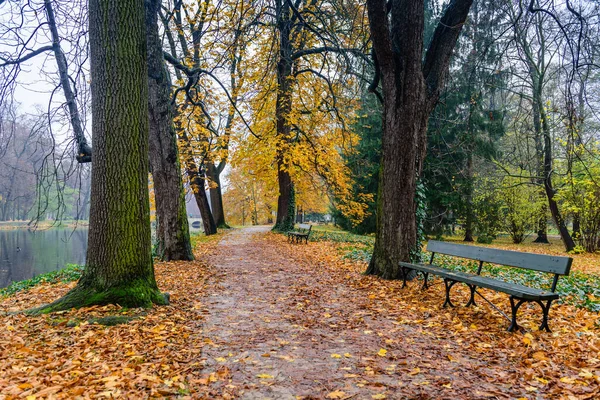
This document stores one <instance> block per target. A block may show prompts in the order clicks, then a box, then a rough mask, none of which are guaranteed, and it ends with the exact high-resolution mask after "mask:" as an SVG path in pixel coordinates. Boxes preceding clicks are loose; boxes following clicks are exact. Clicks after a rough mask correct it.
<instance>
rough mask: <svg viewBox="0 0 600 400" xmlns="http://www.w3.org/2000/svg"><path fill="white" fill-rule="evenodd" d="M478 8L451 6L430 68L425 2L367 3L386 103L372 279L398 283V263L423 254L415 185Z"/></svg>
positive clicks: (466, 1)
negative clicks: (454, 62)
mask: <svg viewBox="0 0 600 400" xmlns="http://www.w3.org/2000/svg"><path fill="white" fill-rule="evenodd" d="M471 2H472V0H453V1H451V3H450V4H449V5H448V7H447V9H446V12H445V13H444V15H443V17H442V19H441V21H440V23H439V25H438V27H437V28H436V30H435V33H434V35H433V38H432V40H431V44H430V45H429V49H428V50H427V54H426V56H425V60H424V62H423V61H422V60H423V28H424V4H423V1H422V0H421V1H418V0H415V1H404V0H391V1H390V2H389V4H388V3H387V2H386V1H385V0H367V7H368V14H369V24H370V27H371V35H372V40H373V48H374V50H375V55H376V59H377V64H378V66H379V69H380V72H381V83H382V91H383V99H384V104H383V134H382V160H381V173H380V174H381V175H380V183H379V196H378V200H377V234H376V237H375V248H374V250H373V256H372V258H371V262H370V263H369V267H368V269H367V271H366V273H367V274H374V275H378V276H381V277H383V278H388V279H394V278H399V277H400V276H401V270H400V268H399V265H398V262H399V261H409V260H411V258H412V256H413V255H414V254H415V252H416V251H418V250H419V249H417V246H418V244H417V226H416V202H415V195H416V178H417V176H418V175H419V174H420V172H421V167H422V162H423V159H424V157H425V151H426V139H427V137H426V133H427V120H428V118H429V114H430V113H431V111H432V110H433V107H434V106H435V104H436V102H437V100H438V98H439V94H440V92H441V90H442V87H443V85H444V82H445V76H446V74H447V71H448V65H449V62H450V56H451V54H452V50H453V48H454V45H455V44H456V40H457V39H458V35H459V33H460V29H461V28H462V25H463V23H464V21H465V19H466V17H467V14H468V11H469V8H470V7H471ZM388 7H389V8H391V11H390V12H391V18H389V16H388V12H387V10H388ZM372 87H376V85H372Z"/></svg>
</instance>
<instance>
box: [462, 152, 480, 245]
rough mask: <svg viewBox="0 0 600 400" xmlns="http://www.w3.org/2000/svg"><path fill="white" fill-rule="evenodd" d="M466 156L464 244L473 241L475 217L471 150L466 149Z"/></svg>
mask: <svg viewBox="0 0 600 400" xmlns="http://www.w3.org/2000/svg"><path fill="white" fill-rule="evenodd" d="M468 152H469V153H468V154H467V196H466V204H465V205H466V208H467V209H466V220H465V237H464V239H463V241H464V242H472V241H473V223H474V222H475V217H474V213H473V150H472V149H471V148H469V149H468ZM479 234H480V235H481V232H480V233H479Z"/></svg>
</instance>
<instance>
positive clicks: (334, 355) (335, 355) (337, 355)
mask: <svg viewBox="0 0 600 400" xmlns="http://www.w3.org/2000/svg"><path fill="white" fill-rule="evenodd" d="M331 358H342V356H340V355H339V354H336V353H333V354H332V355H331Z"/></svg>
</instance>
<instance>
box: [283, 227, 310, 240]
mask: <svg viewBox="0 0 600 400" xmlns="http://www.w3.org/2000/svg"><path fill="white" fill-rule="evenodd" d="M311 229H312V225H311V224H298V230H296V231H290V232H288V233H287V237H288V242H289V241H291V242H294V239H295V240H296V243H298V242H300V243H301V242H302V239H304V240H305V242H306V243H307V244H308V236H309V235H310V230H311Z"/></svg>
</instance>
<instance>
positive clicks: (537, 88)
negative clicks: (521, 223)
mask: <svg viewBox="0 0 600 400" xmlns="http://www.w3.org/2000/svg"><path fill="white" fill-rule="evenodd" d="M529 64H530V65H529V69H530V75H531V80H532V83H533V104H532V105H533V128H534V131H535V159H536V166H535V168H536V175H537V177H536V178H535V183H536V184H537V185H539V186H540V187H542V188H543V187H544V180H545V179H544V141H543V136H544V133H543V131H542V122H541V117H540V116H541V112H542V108H543V107H544V105H543V103H542V96H541V90H542V86H541V79H540V77H539V74H538V72H537V69H536V67H535V66H534V65H533V63H532V61H530V62H529ZM540 197H543V198H544V201H543V202H542V203H541V204H540V209H539V217H538V221H537V222H538V226H537V237H536V238H535V240H534V241H533V242H534V243H550V242H549V241H548V204H546V201H545V200H546V192H545V190H543V189H542V190H540Z"/></svg>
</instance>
